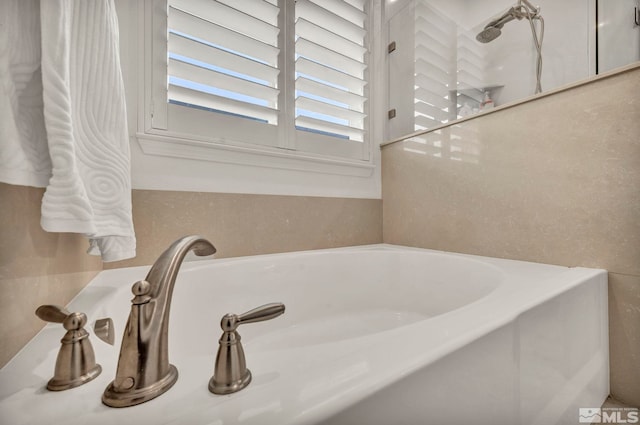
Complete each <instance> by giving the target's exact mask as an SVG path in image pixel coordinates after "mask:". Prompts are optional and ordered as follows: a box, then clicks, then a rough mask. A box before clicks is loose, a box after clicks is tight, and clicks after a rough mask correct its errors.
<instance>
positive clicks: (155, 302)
mask: <svg viewBox="0 0 640 425" xmlns="http://www.w3.org/2000/svg"><path fill="white" fill-rule="evenodd" d="M192 250H193V252H194V253H195V254H196V255H198V256H207V255H212V254H214V253H215V252H216V248H215V247H214V246H213V245H212V244H211V242H209V241H208V240H206V239H205V238H203V237H202V236H185V237H183V238H181V239H178V240H177V241H175V242H174V243H173V244H171V246H169V248H167V249H166V250H165V251H164V252H163V253H162V255H160V257H158V259H157V260H156V262H155V263H154V265H153V266H152V267H151V270H150V271H149V273H148V274H147V277H146V278H145V280H141V281H138V282H136V283H134V284H133V286H132V288H131V291H132V292H133V295H134V298H133V299H132V300H131V312H130V313H129V320H128V321H127V325H126V327H125V330H124V335H123V337H122V347H121V348H120V357H119V359H118V368H117V371H116V378H115V379H114V380H113V382H111V384H109V386H108V387H107V388H106V389H105V390H104V394H103V395H102V402H103V403H104V404H106V405H107V406H111V407H128V406H134V405H136V404H140V403H144V402H145V401H149V400H151V399H153V398H155V397H158V396H159V395H161V394H163V393H165V392H166V391H167V390H169V388H171V387H172V386H173V384H175V382H176V380H177V379H178V370H177V369H176V368H175V366H173V365H172V364H170V363H169V351H168V340H169V338H168V330H169V311H170V308H171V296H172V294H173V287H174V285H175V283H176V277H177V275H178V270H180V266H181V265H182V261H183V260H184V257H185V255H186V254H187V253H188V252H189V251H192Z"/></svg>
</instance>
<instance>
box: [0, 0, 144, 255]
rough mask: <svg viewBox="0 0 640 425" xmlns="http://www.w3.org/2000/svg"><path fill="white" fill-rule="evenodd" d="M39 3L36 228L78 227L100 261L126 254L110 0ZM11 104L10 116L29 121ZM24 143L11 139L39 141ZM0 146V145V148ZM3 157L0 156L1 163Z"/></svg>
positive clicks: (123, 146)
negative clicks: (44, 176) (43, 159)
mask: <svg viewBox="0 0 640 425" xmlns="http://www.w3.org/2000/svg"><path fill="white" fill-rule="evenodd" d="M9 3H26V2H25V1H24V0H12V1H10V2H9ZM36 6H37V3H36ZM12 7H15V8H16V10H17V9H19V8H20V7H19V6H17V5H16V4H14V5H13V6H12ZM39 7H40V33H41V46H42V47H41V52H42V53H41V74H42V99H43V101H44V123H45V128H46V142H47V143H46V146H47V148H48V149H47V150H48V157H49V158H50V169H49V176H50V178H49V179H48V184H47V186H46V191H45V194H44V197H43V200H42V219H41V224H42V227H43V228H44V229H45V230H47V231H50V232H74V233H84V234H85V235H87V236H88V237H89V238H90V250H89V252H90V253H91V254H97V255H102V259H103V261H117V260H122V259H125V258H131V257H134V256H135V243H136V242H135V236H134V232H133V221H132V218H131V181H130V161H129V141H128V135H127V122H126V110H125V97H124V86H123V82H122V73H121V70H120V59H119V48H118V24H117V17H116V12H115V6H114V4H113V0H91V1H85V0H42V1H41V2H40V5H39ZM18 12H19V11H18ZM18 14H19V13H18ZM21 17H23V16H21ZM17 29H18V30H19V31H20V33H19V34H18V35H14V36H13V37H14V38H15V39H19V38H21V37H22V36H23V34H22V33H23V32H24V31H25V30H24V29H23V28H21V27H20V26H18V28H17ZM9 38H11V36H9ZM2 47H3V46H0V49H1V48H2ZM9 50H11V46H9ZM0 54H2V52H0ZM29 59H31V58H29ZM34 74H37V72H35V73H34ZM14 81H15V79H14ZM15 85H16V84H15V83H14V86H15ZM5 91H6V90H5ZM14 97H15V96H14ZM23 97H24V96H23ZM11 106H12V109H11V111H14V114H13V116H12V117H13V119H14V121H15V122H18V123H22V122H23V121H24V120H27V121H28V120H29V117H24V116H21V115H20V113H21V112H22V111H21V110H19V108H18V113H17V114H16V113H15V111H16V108H15V107H14V106H13V105H11ZM4 109H6V107H4ZM4 109H3V110H2V111H0V112H2V113H3V114H4ZM4 118H5V117H4V116H3V117H2V120H3V121H4ZM3 127H4V125H3ZM7 127H8V128H11V126H7ZM14 127H17V130H15V131H12V130H9V131H7V134H8V135H9V136H11V135H14V137H15V135H16V134H17V135H18V136H21V135H23V134H24V132H23V133H20V128H21V126H20V125H15V126H14ZM3 131H4V129H3ZM34 133H35V132H34ZM2 135H3V137H4V132H3V133H2ZM27 136H31V135H30V134H28V135H27ZM28 143H30V142H28ZM28 143H25V141H24V140H20V142H19V144H20V146H32V145H38V146H40V145H39V143H40V142H39V141H36V142H33V143H32V145H29V144H28ZM3 145H4V143H3ZM11 145H12V146H13V145H15V143H13V144H11ZM0 150H2V151H6V150H5V149H4V147H3V148H2V149H0ZM23 150H24V149H23ZM36 150H37V149H36ZM5 156H7V155H3V154H0V159H2V164H3V165H4V158H5ZM33 156H34V157H36V156H38V155H33ZM38 158H39V156H38ZM41 169H42V166H41V164H39V163H37V161H35V162H34V161H31V165H30V166H29V167H27V171H26V172H24V173H23V174H26V173H29V172H32V170H35V171H39V170H41ZM5 174H7V173H5ZM9 174H10V172H9ZM32 174H33V173H32ZM12 177H13V178H12V179H7V180H12V181H8V182H9V183H13V184H31V185H38V184H37V182H36V180H37V179H36V178H35V177H34V178H32V179H31V182H27V181H24V182H22V183H21V182H18V181H16V180H17V179H19V178H20V177H21V176H20V173H17V172H16V173H14V174H13V176H12ZM0 178H3V174H2V173H0ZM7 180H5V181H7Z"/></svg>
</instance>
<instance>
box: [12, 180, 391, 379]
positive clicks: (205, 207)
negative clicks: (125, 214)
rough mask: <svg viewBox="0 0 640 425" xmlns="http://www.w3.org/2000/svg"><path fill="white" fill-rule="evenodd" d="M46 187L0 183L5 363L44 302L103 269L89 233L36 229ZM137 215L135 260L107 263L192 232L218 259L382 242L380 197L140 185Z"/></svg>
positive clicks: (60, 298) (150, 255) (143, 257)
mask: <svg viewBox="0 0 640 425" xmlns="http://www.w3.org/2000/svg"><path fill="white" fill-rule="evenodd" d="M42 193H43V190H42V189H34V188H29V187H20V186H10V185H6V184H1V183H0V200H1V201H0V367H1V366H3V365H4V364H5V363H6V362H7V361H8V360H9V359H10V358H11V357H12V356H13V355H14V354H15V353H16V352H17V351H18V350H19V349H20V348H21V347H22V346H23V345H24V344H25V343H26V342H27V341H28V340H29V339H30V338H32V337H33V335H35V333H36V332H38V330H39V329H41V328H42V326H43V325H44V323H43V322H42V321H40V319H38V318H37V317H35V315H34V314H33V312H34V311H35V309H36V308H37V307H38V306H39V305H41V304H45V303H47V304H60V305H66V304H67V303H68V302H69V301H70V300H71V298H72V297H73V296H74V295H75V294H76V293H77V292H79V291H80V289H82V288H83V287H84V286H85V285H86V284H87V283H88V282H89V281H90V280H91V279H92V278H93V277H94V276H95V274H96V273H97V272H98V271H99V270H101V269H102V267H103V265H102V263H101V262H100V261H99V260H97V259H95V258H94V257H90V256H89V255H86V254H85V252H84V251H85V250H86V247H87V242H86V240H85V239H84V238H83V237H81V236H78V235H72V234H53V233H46V232H44V231H43V230H42V229H41V228H40V223H39V221H40V202H41V198H42ZM133 216H134V224H135V228H136V236H137V239H138V256H137V257H136V258H135V259H133V260H129V261H121V262H116V263H105V264H104V266H105V268H114V267H125V266H130V265H141V264H151V263H153V262H154V261H155V259H156V258H157V257H158V255H160V253H162V251H163V250H164V249H165V248H166V247H167V246H168V245H169V244H170V243H171V242H173V241H174V240H175V239H177V238H179V237H180V236H184V235H186V234H192V233H193V234H195V233H199V234H202V235H204V236H206V237H207V238H209V239H210V240H211V241H212V242H213V243H214V245H215V246H216V247H217V249H218V253H217V254H216V256H217V257H218V258H221V257H234V256H242V255H252V254H264V253H273V252H285V251H295V250H305V249H318V248H331V247H339V246H347V245H362V244H370V243H380V242H382V201H381V200H379V199H342V198H317V197H301V196H270V195H242V194H216V193H195V192H166V191H144V190H134V191H133ZM132 283H133V282H132Z"/></svg>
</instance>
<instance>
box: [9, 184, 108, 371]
mask: <svg viewBox="0 0 640 425" xmlns="http://www.w3.org/2000/svg"><path fill="white" fill-rule="evenodd" d="M43 193H44V189H36V188H33V187H24V186H11V185H8V184H4V183H0V366H3V365H4V364H5V363H6V362H7V361H9V359H10V358H11V357H13V356H14V355H15V354H16V353H17V352H18V350H20V348H22V346H23V345H24V344H25V343H26V342H27V341H29V339H31V338H32V337H33V336H34V335H35V334H36V333H37V332H38V331H39V330H40V329H41V328H42V327H43V326H44V322H43V321H42V320H40V319H39V318H37V317H36V316H35V314H34V312H35V311H36V308H38V306H39V305H41V304H57V305H62V306H64V305H66V304H67V303H68V302H69V301H71V299H72V298H73V297H74V296H75V295H76V294H77V293H78V292H79V291H80V289H82V288H83V287H84V286H85V285H86V284H87V283H88V282H89V281H90V280H91V279H92V278H93V277H94V276H95V275H96V274H97V273H98V272H99V271H100V270H101V269H102V263H101V262H100V261H99V260H97V259H96V258H95V257H92V256H89V255H87V254H85V251H86V249H87V241H86V240H85V239H84V238H83V237H81V236H79V235H74V234H68V233H47V232H45V231H44V230H42V228H41V227H40V203H41V201H42V194H43ZM61 336H62V335H61Z"/></svg>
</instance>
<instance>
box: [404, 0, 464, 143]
mask: <svg viewBox="0 0 640 425" xmlns="http://www.w3.org/2000/svg"><path fill="white" fill-rule="evenodd" d="M456 28H457V27H456V24H455V22H453V21H451V20H450V19H448V18H447V17H445V16H443V15H440V14H439V13H437V11H436V10H435V9H433V8H431V7H430V6H428V5H426V4H422V3H420V4H419V5H417V6H416V9H415V57H416V60H415V69H414V75H415V77H414V78H415V87H416V88H415V90H414V112H415V117H414V119H415V121H414V123H415V124H414V129H415V130H426V129H429V128H433V127H435V126H438V125H441V124H442V123H446V122H449V121H450V120H452V119H455V118H456V112H457V107H456V103H455V100H456V99H455V98H453V99H452V93H455V90H456V78H457V73H456Z"/></svg>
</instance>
